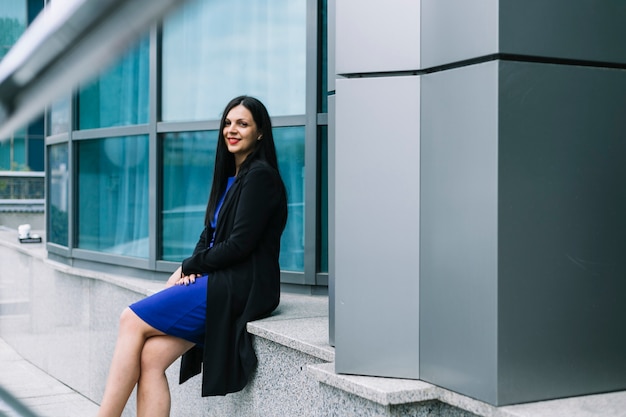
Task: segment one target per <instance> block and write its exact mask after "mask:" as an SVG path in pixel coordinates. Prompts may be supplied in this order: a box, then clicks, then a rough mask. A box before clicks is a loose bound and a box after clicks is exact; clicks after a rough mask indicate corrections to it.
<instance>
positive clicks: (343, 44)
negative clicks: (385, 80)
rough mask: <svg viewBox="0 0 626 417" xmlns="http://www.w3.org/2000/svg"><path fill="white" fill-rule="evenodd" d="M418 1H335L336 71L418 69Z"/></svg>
mask: <svg viewBox="0 0 626 417" xmlns="http://www.w3.org/2000/svg"><path fill="white" fill-rule="evenodd" d="M420 3H421V1H420V0H387V1H362V0H341V1H337V2H336V9H335V11H336V16H335V17H336V28H335V30H336V32H335V42H336V43H335V48H336V49H335V52H336V55H335V59H336V61H335V65H336V70H337V74H352V73H364V72H389V71H406V70H414V69H417V68H419V67H420V62H419V60H420Z"/></svg>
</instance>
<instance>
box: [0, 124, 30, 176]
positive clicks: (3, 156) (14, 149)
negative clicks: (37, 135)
mask: <svg viewBox="0 0 626 417" xmlns="http://www.w3.org/2000/svg"><path fill="white" fill-rule="evenodd" d="M27 170H28V166H27V165H26V129H19V130H17V131H15V132H14V133H13V134H12V135H11V136H10V137H9V138H7V139H6V140H0V171H27Z"/></svg>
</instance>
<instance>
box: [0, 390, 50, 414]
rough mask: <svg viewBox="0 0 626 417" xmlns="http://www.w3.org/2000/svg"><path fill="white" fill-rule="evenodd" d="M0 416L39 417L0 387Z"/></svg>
mask: <svg viewBox="0 0 626 417" xmlns="http://www.w3.org/2000/svg"><path fill="white" fill-rule="evenodd" d="M0 416H3V417H4V416H6V417H40V416H38V415H37V414H35V413H34V412H32V411H31V410H30V409H29V408H28V407H26V406H25V405H24V404H22V402H21V401H19V400H18V399H17V398H15V397H14V396H13V395H11V394H10V393H9V392H8V391H7V390H5V389H4V388H2V387H0Z"/></svg>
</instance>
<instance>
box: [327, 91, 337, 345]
mask: <svg viewBox="0 0 626 417" xmlns="http://www.w3.org/2000/svg"><path fill="white" fill-rule="evenodd" d="M333 85H334V84H333ZM333 89H334V87H333ZM335 123H336V122H335V95H331V96H328V344H330V345H331V346H335V171H336V169H335V164H336V163H335Z"/></svg>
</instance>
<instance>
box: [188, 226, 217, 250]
mask: <svg viewBox="0 0 626 417" xmlns="http://www.w3.org/2000/svg"><path fill="white" fill-rule="evenodd" d="M211 236H213V229H212V228H211V227H210V226H206V227H205V228H204V230H203V231H202V233H201V234H200V238H199V239H198V243H196V247H195V249H194V250H193V254H194V255H195V254H196V253H198V252H200V251H203V250H205V249H206V248H208V247H209V242H210V238H211Z"/></svg>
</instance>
